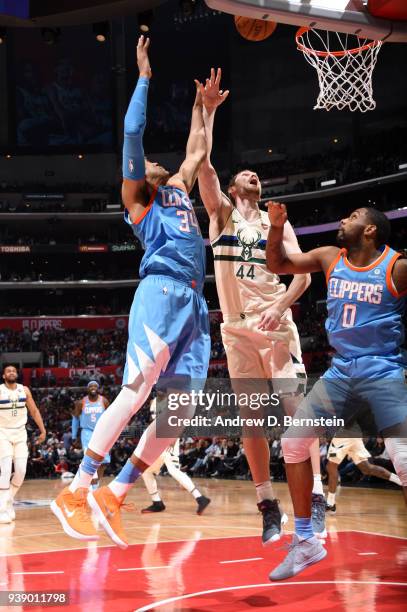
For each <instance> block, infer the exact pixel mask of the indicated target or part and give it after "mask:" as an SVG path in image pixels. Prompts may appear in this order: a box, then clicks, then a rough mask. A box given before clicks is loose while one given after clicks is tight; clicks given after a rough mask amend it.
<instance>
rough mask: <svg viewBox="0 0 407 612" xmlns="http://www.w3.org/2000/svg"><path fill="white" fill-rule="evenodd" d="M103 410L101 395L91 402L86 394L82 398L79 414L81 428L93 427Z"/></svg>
mask: <svg viewBox="0 0 407 612" xmlns="http://www.w3.org/2000/svg"><path fill="white" fill-rule="evenodd" d="M104 411H105V405H104V403H103V396H102V395H98V398H97V400H96V401H95V402H91V401H90V399H89V397H88V396H86V397H84V398H83V400H82V412H81V416H80V420H79V422H80V426H81V429H95V425H96V423H97V422H98V419H99V417H100V415H101V414H103V413H104Z"/></svg>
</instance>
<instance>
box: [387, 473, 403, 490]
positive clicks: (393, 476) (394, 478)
mask: <svg viewBox="0 0 407 612" xmlns="http://www.w3.org/2000/svg"><path fill="white" fill-rule="evenodd" d="M389 480H390V482H395V483H396V484H397V485H399V487H401V480H400V478H399V477H398V476H397V474H393V473H391V474H390V478H389Z"/></svg>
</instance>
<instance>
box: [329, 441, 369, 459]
mask: <svg viewBox="0 0 407 612" xmlns="http://www.w3.org/2000/svg"><path fill="white" fill-rule="evenodd" d="M370 456H371V455H370V453H369V451H368V450H367V448H366V447H365V445H364V444H363V440H362V439H361V438H336V437H335V438H334V439H333V440H332V442H331V444H330V445H329V449H328V459H329V461H332V463H336V464H337V465H339V464H340V463H342V461H343V460H344V459H345V457H350V459H352V461H353V463H354V464H355V465H357V464H358V463H361V462H362V461H366V460H367V459H369V457H370Z"/></svg>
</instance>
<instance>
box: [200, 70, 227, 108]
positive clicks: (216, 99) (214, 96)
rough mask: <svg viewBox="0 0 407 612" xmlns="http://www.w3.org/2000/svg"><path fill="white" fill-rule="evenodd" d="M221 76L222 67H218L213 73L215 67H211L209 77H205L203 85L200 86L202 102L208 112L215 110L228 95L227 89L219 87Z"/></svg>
mask: <svg viewBox="0 0 407 612" xmlns="http://www.w3.org/2000/svg"><path fill="white" fill-rule="evenodd" d="M221 78H222V69H221V68H218V69H217V71H216V74H215V68H211V76H210V78H209V79H206V82H205V87H203V86H201V87H202V100H203V104H204V106H205V108H206V110H207V111H208V112H210V111H213V110H215V108H217V107H218V106H219V105H220V104H222V103H223V102H224V101H225V100H226V98H227V97H228V95H229V90H228V89H227V90H226V91H223V90H222V89H219V87H220V80H221Z"/></svg>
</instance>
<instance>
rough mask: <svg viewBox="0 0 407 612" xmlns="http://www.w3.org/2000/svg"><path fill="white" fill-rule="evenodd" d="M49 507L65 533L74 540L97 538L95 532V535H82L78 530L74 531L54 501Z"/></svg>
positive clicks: (86, 540) (90, 540)
mask: <svg viewBox="0 0 407 612" xmlns="http://www.w3.org/2000/svg"><path fill="white" fill-rule="evenodd" d="M50 507H51V511H52V512H53V513H54V514H55V516H56V517H57V519H58V520H59V522H60V523H61V525H62V529H63V530H64V531H65V533H66V535H69V536H70V537H71V538H75V539H76V540H84V541H85V542H94V541H95V540H98V539H99V536H98V534H97V533H95V535H84V534H83V533H79V531H75V529H73V528H72V527H71V526H70V524H69V523H68V521H67V520H66V518H65V516H64V513H63V512H62V510H61V508H60V507H59V506H58V504H57V503H56V502H55V501H53V502H51V506H50Z"/></svg>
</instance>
